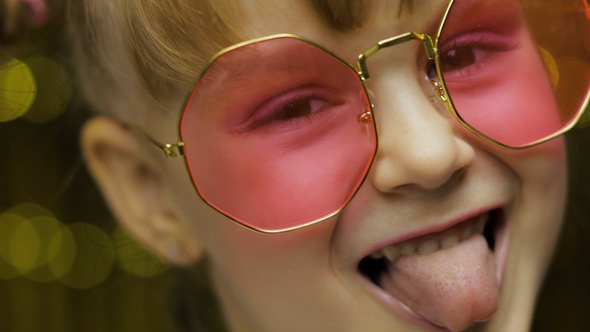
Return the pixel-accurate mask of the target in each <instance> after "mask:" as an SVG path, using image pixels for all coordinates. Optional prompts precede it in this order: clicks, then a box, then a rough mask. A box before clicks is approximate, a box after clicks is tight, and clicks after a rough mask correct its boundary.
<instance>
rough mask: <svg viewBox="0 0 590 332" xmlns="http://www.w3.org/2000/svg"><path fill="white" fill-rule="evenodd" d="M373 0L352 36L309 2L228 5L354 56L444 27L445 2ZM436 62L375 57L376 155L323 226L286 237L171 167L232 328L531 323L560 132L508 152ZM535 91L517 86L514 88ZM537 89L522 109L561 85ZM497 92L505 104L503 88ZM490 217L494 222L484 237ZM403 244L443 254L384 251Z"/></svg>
mask: <svg viewBox="0 0 590 332" xmlns="http://www.w3.org/2000/svg"><path fill="white" fill-rule="evenodd" d="M366 3H367V6H372V8H371V10H370V13H371V15H373V16H371V18H370V19H369V20H367V21H366V22H365V23H364V25H363V26H362V27H360V28H357V29H353V30H351V31H349V32H346V33H342V32H336V31H334V30H332V29H331V28H330V27H329V26H328V25H327V24H325V23H324V22H323V21H322V20H321V19H320V18H319V16H318V15H317V14H316V13H315V12H314V9H313V8H312V7H311V6H310V5H309V4H308V1H279V0H264V1H256V0H241V1H239V3H238V1H236V4H232V6H241V8H242V10H243V12H244V17H248V19H245V20H244V23H243V24H242V25H241V26H240V28H241V29H242V31H243V32H244V33H245V35H246V36H247V37H248V38H257V37H261V36H266V35H270V34H276V33H283V32H287V33H294V34H298V35H301V36H304V37H306V38H308V39H310V40H313V41H316V42H318V43H321V44H323V45H327V47H328V48H330V49H331V50H332V51H333V52H334V53H335V54H337V55H338V56H340V57H341V58H343V59H345V60H346V61H348V62H351V63H354V61H355V60H356V56H357V55H358V54H359V53H361V52H363V51H364V50H365V49H367V48H368V47H369V46H370V45H372V44H373V43H375V42H377V41H379V40H382V39H384V38H388V37H392V36H396V35H398V34H401V33H405V32H409V31H415V32H420V33H433V26H435V25H436V24H437V23H438V22H439V20H440V12H441V10H443V9H444V7H445V6H446V4H447V1H442V0H441V1H415V2H414V8H413V10H411V11H407V10H404V11H403V13H401V14H400V13H399V11H398V3H397V1H394V2H393V4H391V1H371V2H366ZM524 35H526V34H523V36H524ZM523 38H524V37H523ZM525 39H526V38H525ZM521 42H522V43H526V40H522V41H521ZM535 54H536V53H535ZM474 56H477V54H475V55H474ZM424 57H425V55H424V49H423V46H422V44H421V43H418V42H409V43H405V44H403V45H399V46H396V47H393V48H390V49H386V50H382V51H381V53H380V54H378V55H377V56H375V58H374V60H373V59H371V61H370V62H369V63H368V65H369V69H370V70H371V74H372V76H371V78H370V79H368V80H367V82H366V85H367V88H368V89H369V90H370V91H371V93H372V95H373V96H374V102H375V104H376V114H377V120H378V129H379V148H378V151H377V156H376V159H375V161H374V163H373V166H372V168H371V170H370V172H369V175H368V178H367V180H366V181H365V182H364V183H363V185H362V186H361V188H360V190H359V192H358V193H357V195H356V196H355V197H354V199H353V200H352V201H351V202H350V204H349V205H348V206H347V207H346V208H345V209H344V211H343V212H342V213H340V214H338V215H337V216H335V217H333V218H331V219H329V220H327V221H325V222H323V223H320V224H318V225H314V226H311V227H308V228H304V229H301V230H297V231H294V232H290V233H283V234H275V235H266V234H259V233H256V232H253V231H251V230H248V229H246V228H243V227H240V226H238V225H236V224H235V223H233V222H231V221H229V220H228V219H227V218H225V217H223V216H222V215H221V214H219V213H217V212H215V211H213V210H212V209H210V208H209V207H207V206H206V205H205V204H204V203H203V202H202V201H200V200H199V198H198V196H197V194H196V193H195V191H194V189H193V187H192V184H191V182H190V179H189V178H188V177H187V176H186V173H185V172H184V170H183V169H182V168H183V167H182V165H180V164H179V163H169V164H166V167H169V168H170V169H169V172H168V173H169V174H174V175H173V176H172V177H173V178H172V180H171V181H172V182H173V183H175V184H177V185H176V186H175V188H176V189H178V190H177V192H176V194H177V195H178V196H176V197H175V198H176V200H177V201H178V202H180V205H181V206H182V211H183V214H184V215H187V216H193V217H191V218H189V219H190V222H191V223H192V225H193V226H192V227H193V229H194V231H195V232H196V234H197V235H198V236H199V237H200V238H201V239H202V242H203V244H204V246H205V247H206V250H207V255H208V256H209V257H210V261H211V269H212V270H211V272H212V276H213V280H214V283H215V287H216V291H217V293H218V294H219V297H220V299H221V302H222V305H223V307H224V309H225V313H226V316H227V319H228V322H229V325H230V326H232V327H234V328H235V330H236V331H256V332H259V331H410V330H412V331H413V330H416V331H418V330H422V329H424V330H429V329H430V330H437V328H436V327H435V325H437V326H442V327H446V328H447V329H455V330H459V329H466V328H468V327H469V326H471V325H472V324H475V325H473V329H474V330H478V331H479V330H481V331H522V330H525V329H526V328H527V327H528V323H529V319H530V315H531V312H532V310H533V307H534V300H535V296H536V293H537V291H538V288H539V285H540V282H541V280H542V275H543V274H544V271H545V268H546V265H547V263H548V260H549V258H550V255H551V252H552V249H553V246H554V243H555V240H556V234H557V233H558V230H559V227H560V224H561V220H562V213H563V208H564V207H563V205H564V197H565V194H566V166H565V164H566V162H565V152H564V145H563V139H561V138H557V139H554V140H552V141H550V142H548V143H545V144H542V145H540V146H537V147H534V148H530V149H526V150H522V151H512V150H508V149H503V148H499V147H495V146H493V145H492V144H490V143H487V142H485V141H484V140H482V139H481V138H478V137H476V136H475V135H474V134H472V133H470V132H468V131H467V130H466V129H464V128H463V127H461V126H460V125H459V124H458V123H457V121H456V120H455V119H454V118H453V117H451V116H449V115H448V114H447V113H446V111H445V110H442V111H441V108H440V106H437V105H436V104H433V103H432V102H431V100H430V99H429V96H428V93H427V92H425V90H424V86H423V84H422V83H421V81H420V80H419V77H420V76H419V72H420V70H421V69H420V68H421V66H423V64H421V63H420V64H418V63H419V62H420V61H423V59H424ZM532 58H534V56H532ZM421 59H422V60H421ZM388 60H390V61H388ZM391 60H393V61H391ZM532 62H535V61H532ZM538 68H539V71H542V69H541V67H538ZM329 74H330V73H326V75H329ZM510 75H511V73H509V72H507V73H506V77H508V76H510ZM515 86H517V87H518V86H521V87H522V86H527V85H526V84H521V85H515ZM527 93H528V91H524V90H523V91H518V90H514V89H511V90H510V94H511V96H518V95H526V94H527ZM507 95H508V93H507ZM506 98H509V97H508V96H507V97H506ZM537 98H538V99H536V100H530V99H527V98H514V99H512V101H511V103H512V105H514V104H517V103H522V105H521V106H519V107H521V108H531V107H538V108H542V107H543V105H552V104H553V100H552V96H551V95H550V94H538V95H537ZM489 99H490V100H488V101H487V103H488V104H490V105H494V104H497V105H501V104H502V102H503V100H502V99H503V95H502V94H498V95H497V96H494V97H493V98H492V97H490V98H489ZM532 103H535V105H534V106H531V104H532ZM176 120H177V119H176V117H175V116H170V119H167V120H166V121H169V123H168V124H167V125H166V126H162V127H167V128H170V130H169V131H167V132H165V133H164V131H166V130H168V129H162V131H163V133H160V134H159V136H160V137H173V135H174V132H173V130H174V128H175V121H176ZM276 185H277V186H280V185H281V183H277V184H276ZM318 190H321V188H318ZM256 208H259V209H264V208H265V207H264V206H258V207H256ZM479 220H483V221H485V222H486V225H485V228H486V231H485V233H486V236H483V235H482V234H483V233H484V231H483V229H482V228H483V226H481V228H480V226H479V225H478V223H479ZM474 229H475V230H474ZM470 231H471V232H473V231H474V232H475V234H471V233H470ZM466 233H467V234H466ZM486 238H487V239H486ZM457 242H458V243H457ZM440 246H443V247H446V246H449V248H446V249H440ZM396 250H399V251H401V252H405V251H406V250H413V251H416V250H418V251H426V252H430V251H432V250H434V252H431V253H428V254H416V253H414V254H411V255H406V256H402V258H398V259H393V261H388V260H387V259H386V258H383V255H385V256H392V255H395V254H394V253H395V252H396ZM371 257H372V258H371ZM371 279H373V280H371ZM490 318H491V319H490ZM488 319H490V320H489V321H488ZM479 321H487V322H486V323H481V324H479V323H477V322H479Z"/></svg>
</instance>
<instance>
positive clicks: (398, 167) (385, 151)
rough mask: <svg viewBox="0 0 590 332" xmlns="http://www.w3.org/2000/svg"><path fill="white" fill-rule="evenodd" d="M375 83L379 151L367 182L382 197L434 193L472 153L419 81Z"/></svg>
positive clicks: (465, 164)
mask: <svg viewBox="0 0 590 332" xmlns="http://www.w3.org/2000/svg"><path fill="white" fill-rule="evenodd" d="M408 76H414V75H406V79H405V80H404V79H403V78H398V79H389V80H387V79H385V78H382V79H379V78H374V79H376V81H374V82H373V83H375V84H374V87H375V89H374V93H375V96H376V99H377V100H376V103H375V104H376V105H377V106H376V107H378V108H377V110H376V112H377V113H378V121H379V122H378V127H379V149H378V151H377V156H376V159H375V162H374V164H373V167H372V170H371V173H370V174H369V179H370V181H371V182H372V184H373V186H374V187H375V188H377V189H378V190H379V191H381V192H386V193H394V192H401V191H407V190H412V191H415V190H421V191H425V190H426V191H428V190H435V189H437V188H439V187H442V186H444V185H445V184H447V183H449V181H451V180H453V179H455V178H457V176H458V175H460V174H461V173H462V172H463V171H465V170H466V169H467V168H468V167H469V166H470V165H471V164H472V163H473V160H474V153H475V152H474V149H473V147H472V146H471V145H470V144H469V143H468V142H467V141H465V139H464V137H462V136H460V135H459V134H458V132H457V130H458V129H457V128H458V126H457V125H456V123H455V122H456V121H455V119H454V118H453V117H452V116H449V114H448V113H447V111H446V109H441V107H440V105H435V104H433V100H434V98H432V94H433V91H432V90H431V89H425V88H424V84H421V82H420V80H421V78H415V77H416V76H414V77H412V78H410V79H407V77H408Z"/></svg>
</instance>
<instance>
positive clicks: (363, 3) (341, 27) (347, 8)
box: [309, 0, 414, 32]
mask: <svg viewBox="0 0 590 332" xmlns="http://www.w3.org/2000/svg"><path fill="white" fill-rule="evenodd" d="M309 1H310V2H311V4H312V6H313V8H314V9H315V10H316V12H317V13H318V14H319V15H320V16H321V17H322V18H323V19H324V21H326V22H327V23H328V24H329V25H330V26H331V27H332V28H334V29H335V30H338V31H342V32H346V31H350V30H354V29H356V28H360V27H362V26H363V24H364V23H365V22H366V21H367V20H368V19H369V16H370V15H369V13H370V9H371V0H309ZM413 8H414V0H399V9H398V13H399V14H398V15H399V16H401V15H402V14H403V13H404V11H409V12H411V11H412V10H413Z"/></svg>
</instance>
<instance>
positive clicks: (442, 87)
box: [128, 0, 590, 234]
mask: <svg viewBox="0 0 590 332" xmlns="http://www.w3.org/2000/svg"><path fill="white" fill-rule="evenodd" d="M454 2H455V0H450V1H449V4H448V5H447V7H446V9H445V11H444V15H443V16H442V19H441V22H440V24H439V25H438V29H437V30H436V38H435V39H434V40H433V39H432V37H431V36H429V35H427V34H422V33H417V32H407V33H404V34H401V35H397V36H394V37H391V38H388V39H384V40H381V41H379V42H377V43H375V44H373V45H372V46H371V47H369V48H368V49H367V50H365V51H364V52H363V53H361V54H359V56H358V59H357V63H356V65H357V66H356V68H355V67H354V66H352V65H351V64H349V63H348V62H346V61H345V60H343V59H341V58H340V57H339V56H337V55H336V54H334V53H333V52H332V51H330V50H328V49H326V48H324V47H323V46H321V45H319V44H317V43H315V42H313V41H311V40H308V39H306V38H305V37H302V36H299V35H295V34H288V33H283V34H275V35H270V36H265V37H261V38H256V39H251V40H247V41H244V42H240V43H238V44H235V45H232V46H230V47H227V48H225V49H223V50H221V51H219V52H218V53H216V54H215V55H214V56H213V57H211V59H210V60H209V61H208V63H207V65H206V66H205V67H204V68H203V70H202V71H201V72H200V74H199V76H198V79H197V81H196V82H197V83H196V84H195V87H197V85H198V82H199V81H200V79H201V78H202V77H203V75H205V73H206V72H207V71H208V69H209V68H210V67H211V65H212V64H213V63H214V62H215V60H216V59H218V58H219V57H221V56H223V55H225V54H227V53H229V52H232V51H234V50H236V49H239V48H241V47H244V46H248V45H252V44H256V43H261V42H265V41H269V40H274V39H280V38H292V39H297V40H300V41H302V42H305V43H306V44H309V45H311V46H313V47H315V48H318V49H320V50H321V51H323V52H325V53H326V54H328V55H330V56H331V57H333V58H334V59H336V60H338V61H339V62H341V63H343V64H344V65H346V66H347V67H349V68H350V69H351V70H352V71H354V72H355V73H356V75H357V76H358V79H359V81H360V83H361V86H362V87H363V90H364V93H365V96H366V98H367V100H368V102H369V106H370V110H366V111H365V112H364V113H362V114H360V115H359V122H361V123H364V124H368V123H369V122H371V123H372V125H373V127H374V130H375V135H376V137H375V150H374V152H373V155H372V157H371V160H370V164H369V165H372V164H373V162H374V159H375V156H376V154H377V150H378V146H379V132H378V128H377V125H376V122H375V117H374V116H373V114H374V104H373V102H372V100H371V96H370V94H369V93H368V90H367V87H366V85H365V80H367V79H369V78H370V74H369V69H368V66H367V60H368V59H369V58H370V57H371V56H373V55H375V54H376V53H377V52H379V51H380V50H382V49H384V48H388V47H392V46H395V45H399V44H402V43H405V42H408V41H420V42H422V43H423V44H424V48H425V50H426V54H427V57H428V60H429V61H433V63H434V68H435V70H436V74H437V77H438V81H436V80H431V84H432V87H433V90H434V93H435V97H438V98H439V99H440V101H441V102H442V103H443V104H444V105H445V108H446V109H447V111H448V112H449V113H450V114H452V115H453V117H454V118H455V119H456V120H457V121H459V123H460V124H461V125H462V126H464V127H465V128H467V129H468V130H469V131H471V132H472V133H474V134H475V135H476V136H478V137H480V138H482V139H483V140H485V141H487V142H489V143H492V144H494V145H497V146H500V147H503V148H507V149H512V150H522V149H526V148H530V147H533V146H535V145H539V144H541V143H544V142H547V141H549V140H551V139H554V138H555V137H558V136H560V135H562V134H564V133H565V132H567V131H569V130H570V129H571V128H573V127H575V126H576V124H577V123H578V122H579V120H580V118H581V117H582V115H583V113H584V110H585V109H587V108H588V106H589V105H590V94H589V95H587V96H586V100H585V101H584V103H583V105H582V107H581V109H580V110H578V113H577V115H576V117H575V118H574V119H572V120H571V121H570V123H569V124H567V125H566V126H565V127H564V128H562V129H561V130H559V131H557V132H555V133H554V134H552V135H550V136H547V137H544V138H542V139H539V140H537V141H534V142H532V143H529V144H527V145H524V146H518V147H513V146H509V145H506V144H503V143H501V142H498V141H497V140H495V139H492V138H490V137H488V136H487V135H484V134H482V133H481V132H479V131H478V130H477V129H475V128H474V127H472V126H471V125H470V124H469V123H467V122H466V121H465V120H463V118H462V117H461V116H460V115H459V113H457V111H456V109H455V105H454V104H453V101H452V99H451V98H450V95H449V93H448V90H447V87H446V83H445V80H444V75H443V73H442V66H441V64H440V54H439V50H438V45H439V41H440V36H441V34H442V31H443V28H444V26H445V23H446V21H447V19H448V16H449V13H450V11H451V8H452V7H453V4H454ZM193 94H194V89H193V91H191V92H190V94H189V96H188V97H187V99H186V100H185V102H184V104H183V105H184V107H183V111H182V112H181V114H180V117H179V121H178V122H179V125H178V136H179V139H178V141H177V143H174V144H163V143H161V142H160V141H158V140H156V139H154V138H153V137H152V136H150V135H149V134H147V133H146V132H144V131H143V130H141V129H139V128H137V127H135V126H128V127H129V128H130V129H132V130H133V131H135V132H137V133H139V134H140V135H141V136H144V137H145V138H147V139H148V140H149V141H151V142H152V143H153V144H155V145H156V146H157V147H159V148H160V149H161V150H162V151H163V152H164V154H165V155H166V157H167V158H174V157H184V164H185V168H186V170H187V172H188V173H189V174H188V175H189V177H190V178H191V182H192V183H193V187H194V188H195V190H196V192H197V194H198V195H199V197H200V198H201V200H202V201H204V202H205V203H206V204H207V205H209V206H210V207H211V208H213V209H214V210H216V211H218V212H219V213H221V214H223V215H224V216H226V217H227V218H229V219H230V220H232V221H233V222H235V223H237V224H238V225H240V226H242V227H245V228H247V229H250V230H253V231H255V232H259V233H264V234H275V233H284V232H290V231H295V230H299V229H302V228H306V227H309V226H312V225H315V224H317V223H320V222H322V221H325V220H327V219H329V218H331V217H333V216H335V215H337V214H339V213H340V212H341V211H342V210H344V209H345V208H346V206H347V205H348V204H349V203H350V201H351V200H352V199H353V198H354V196H356V194H357V192H358V190H359V188H360V187H361V185H362V183H364V181H365V180H366V178H367V176H368V173H369V172H366V173H365V174H364V175H363V178H362V180H361V181H360V182H359V186H358V187H357V188H356V189H355V190H354V192H353V194H352V195H351V198H350V199H349V200H348V201H347V202H346V203H345V204H344V205H343V206H342V207H341V208H339V209H337V210H336V211H334V212H332V213H330V214H328V215H326V216H323V217H321V218H318V219H315V220H312V221H309V222H306V223H303V224H301V225H297V226H292V227H285V228H280V229H272V230H269V229H263V228H258V227H254V226H251V225H248V224H246V223H244V222H242V221H240V220H237V219H236V218H234V217H233V216H231V215H228V214H227V213H225V212H223V211H221V210H220V209H218V208H217V207H215V206H214V205H212V204H211V203H210V202H209V201H208V200H207V198H205V197H203V195H202V194H201V192H200V191H199V189H198V188H197V184H196V183H194V181H193V178H192V176H191V175H190V174H191V171H190V169H189V167H188V162H187V160H186V156H185V153H184V146H185V143H184V142H183V140H182V137H181V136H182V135H181V133H180V131H181V129H180V127H181V119H182V115H183V114H184V112H185V111H186V107H187V105H188V103H189V102H190V98H191V97H192V95H193ZM370 168H371V166H369V168H368V169H370Z"/></svg>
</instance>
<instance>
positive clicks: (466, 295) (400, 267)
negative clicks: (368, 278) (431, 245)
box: [380, 234, 500, 331]
mask: <svg viewBox="0 0 590 332" xmlns="http://www.w3.org/2000/svg"><path fill="white" fill-rule="evenodd" d="M496 274H497V273H496V263H495V261H494V257H493V254H492V252H491V251H490V250H489V249H488V246H487V243H486V240H485V239H484V237H483V236H481V235H479V234H476V235H474V236H472V237H471V238H470V239H468V240H466V241H463V242H461V243H459V244H458V245H456V246H454V247H451V248H448V249H443V250H439V251H436V252H433V253H430V254H425V255H419V254H416V255H411V256H402V257H401V258H399V259H398V260H396V261H394V262H393V263H391V264H390V267H389V271H388V273H384V274H383V276H382V278H381V281H380V284H381V287H383V289H385V290H386V291H387V292H389V293H390V294H392V295H393V296H394V297H395V298H396V299H398V300H399V301H401V302H402V303H404V304H405V305H406V306H408V307H409V308H411V309H412V310H413V311H414V312H415V313H416V314H418V315H419V316H421V317H422V318H424V319H426V320H428V321H430V322H431V323H434V324H436V325H439V326H441V327H445V328H446V329H449V330H451V331H459V330H463V329H466V328H467V327H469V325H471V324H472V323H473V322H478V321H484V320H487V319H489V318H490V317H491V316H492V314H493V313H494V312H495V311H496V308H497V306H498V300H499V292H500V289H499V288H500V286H499V284H498V280H497V276H496Z"/></svg>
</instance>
